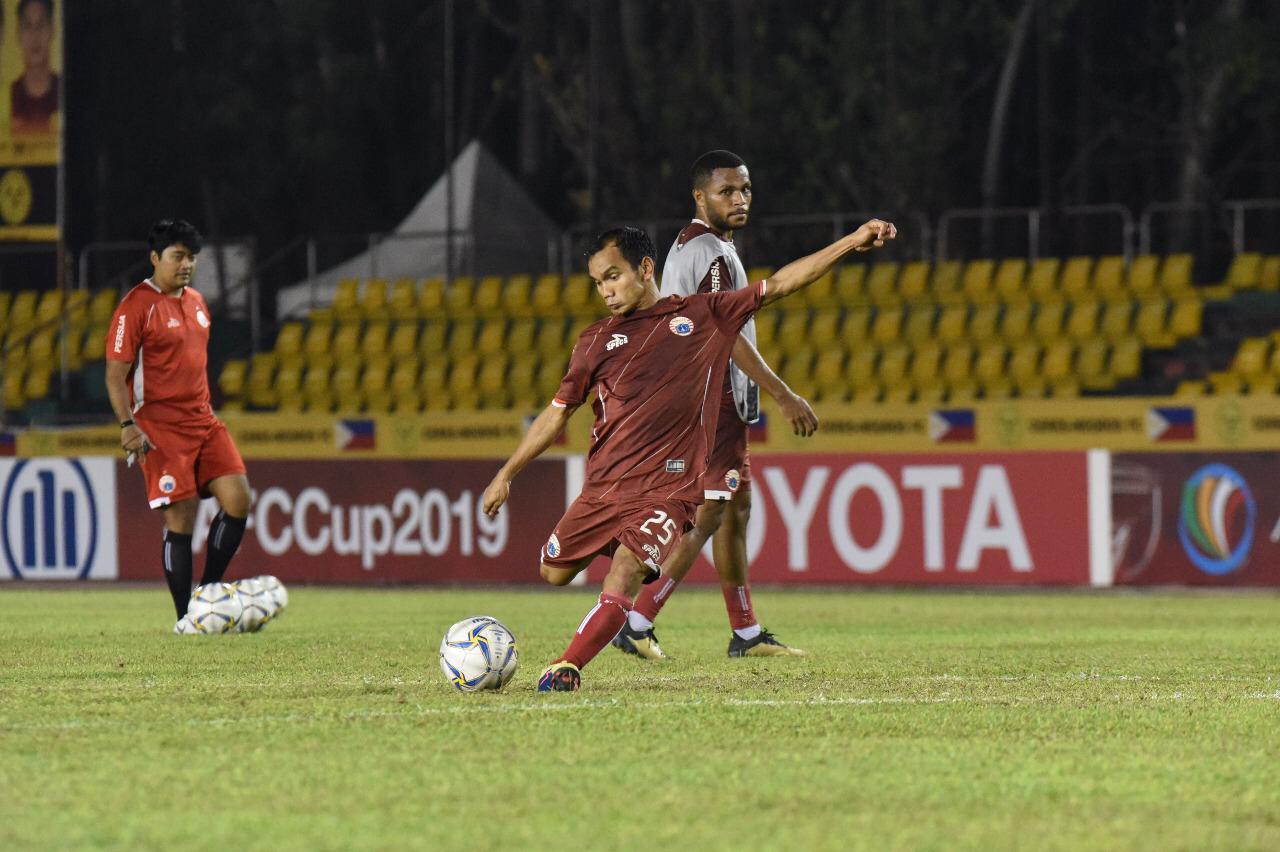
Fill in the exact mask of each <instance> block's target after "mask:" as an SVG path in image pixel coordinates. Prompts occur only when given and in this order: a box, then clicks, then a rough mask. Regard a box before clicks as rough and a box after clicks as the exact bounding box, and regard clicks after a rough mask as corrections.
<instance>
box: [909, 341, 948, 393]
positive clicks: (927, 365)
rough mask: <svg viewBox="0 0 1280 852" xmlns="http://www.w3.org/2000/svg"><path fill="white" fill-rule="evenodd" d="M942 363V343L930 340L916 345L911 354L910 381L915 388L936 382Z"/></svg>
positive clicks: (932, 384)
mask: <svg viewBox="0 0 1280 852" xmlns="http://www.w3.org/2000/svg"><path fill="white" fill-rule="evenodd" d="M941 363H942V344H941V343H938V342H936V341H930V342H928V343H923V344H921V345H920V346H917V347H916V349H915V353H914V354H913V355H912V356H911V383H912V384H913V385H914V386H915V388H916V389H917V390H920V389H921V388H925V387H931V386H934V385H936V384H937V383H938V376H939V373H940V369H939V368H940V365H941Z"/></svg>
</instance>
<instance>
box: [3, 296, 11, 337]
mask: <svg viewBox="0 0 1280 852" xmlns="http://www.w3.org/2000/svg"><path fill="white" fill-rule="evenodd" d="M12 306H13V292H12V291H11V290H0V337H4V330H5V328H6V327H7V326H8V323H9V308H11V307H12Z"/></svg>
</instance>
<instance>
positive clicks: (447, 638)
mask: <svg viewBox="0 0 1280 852" xmlns="http://www.w3.org/2000/svg"><path fill="white" fill-rule="evenodd" d="M517 665H518V662H517V660H516V637H515V636H513V635H512V634H511V631H510V630H508V629H507V628H506V626H505V625H504V624H503V623H502V622H501V621H498V619H496V618H493V617H491V616H488V615H477V616H474V617H472V618H464V619H463V620H462V621H459V622H458V623H457V624H455V625H453V626H452V627H450V628H449V630H448V631H447V632H446V633H445V634H444V641H442V642H441V643H440V669H441V670H442V671H443V672H444V676H445V678H446V679H447V680H448V681H449V683H451V684H453V685H454V686H455V687H456V688H457V689H459V690H461V691H463V692H480V691H482V690H497V689H502V688H503V687H504V686H506V685H507V682H508V681H510V680H511V677H512V676H513V675H514V674H515V673H516V667H517Z"/></svg>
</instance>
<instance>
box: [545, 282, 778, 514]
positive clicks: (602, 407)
mask: <svg viewBox="0 0 1280 852" xmlns="http://www.w3.org/2000/svg"><path fill="white" fill-rule="evenodd" d="M764 292H765V282H763V281H760V282H758V283H757V284H754V285H752V286H751V287H746V288H744V289H742V290H721V291H719V292H716V293H707V294H705V295H696V296H671V297H668V298H665V299H660V300H658V303H657V304H655V305H654V306H653V307H650V308H645V309H644V310H637V311H632V312H631V313H630V314H627V315H625V316H611V317H608V318H606V319H603V320H600V321H599V322H597V323H595V324H593V325H591V326H589V327H588V328H587V329H586V330H585V331H583V332H582V334H581V335H580V336H579V337H578V342H577V344H576V345H575V346H574V347H573V354H572V355H571V356H570V357H569V371H568V372H567V373H566V374H565V377H564V380H563V381H562V382H561V383H560V390H559V391H558V392H557V393H556V398H555V400H554V402H553V403H552V404H553V405H559V406H570V405H574V406H576V405H581V404H582V403H583V402H585V401H586V399H587V394H588V393H589V392H590V391H591V390H592V389H593V388H594V389H595V391H596V399H595V401H594V402H593V403H592V409H593V410H594V411H595V418H596V419H595V425H594V426H593V427H592V430H591V450H590V452H589V453H588V454H587V480H586V483H585V486H584V487H583V489H582V493H583V495H584V496H589V497H606V496H607V497H614V496H621V495H626V494H640V493H644V494H653V495H654V496H656V497H658V498H659V499H664V500H665V499H677V500H688V501H692V502H695V503H700V502H702V485H701V483H700V479H701V476H702V474H703V471H704V470H705V469H706V466H707V453H708V448H709V447H710V446H711V442H712V440H713V439H714V437H715V431H716V421H717V418H718V417H719V411H720V398H721V394H722V393H723V388H724V371H725V368H726V366H727V365H728V363H729V353H730V352H731V351H732V350H733V343H734V341H735V340H736V339H737V337H738V331H739V329H741V328H742V326H743V324H744V323H745V322H747V320H749V319H750V318H751V315H752V314H754V313H755V312H756V310H758V309H759V308H760V304H761V302H762V300H763V299H764Z"/></svg>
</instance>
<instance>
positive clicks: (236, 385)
mask: <svg viewBox="0 0 1280 852" xmlns="http://www.w3.org/2000/svg"><path fill="white" fill-rule="evenodd" d="M248 372H249V365H248V364H247V363H246V362H245V361H244V360H243V359H240V358H230V359H228V360H227V361H225V362H224V363H223V365H222V371H221V372H220V373H218V390H220V391H222V394H223V396H228V397H239V396H243V395H244V384H245V378H246V377H247V375H248Z"/></svg>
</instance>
